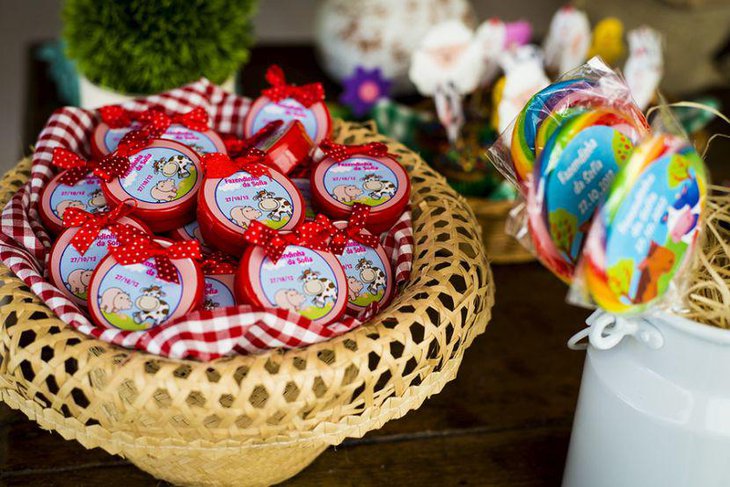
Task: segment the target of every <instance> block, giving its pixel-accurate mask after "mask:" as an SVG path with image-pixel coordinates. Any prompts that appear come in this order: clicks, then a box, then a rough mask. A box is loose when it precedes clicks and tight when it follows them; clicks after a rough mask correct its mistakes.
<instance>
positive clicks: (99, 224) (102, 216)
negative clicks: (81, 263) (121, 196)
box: [63, 205, 143, 255]
mask: <svg viewBox="0 0 730 487" xmlns="http://www.w3.org/2000/svg"><path fill="white" fill-rule="evenodd" d="M133 209H134V208H133V207H132V206H129V205H119V206H117V207H116V208H114V209H113V210H111V211H105V212H102V213H89V212H88V211H85V210H82V209H81V208H75V207H71V208H68V209H67V210H66V211H65V212H64V213H63V226H64V227H66V228H71V227H80V228H79V229H78V230H77V231H76V234H75V235H74V236H73V238H72V239H71V245H73V247H74V248H75V249H76V250H78V251H79V253H80V254H81V255H84V254H85V253H86V251H87V250H89V247H90V246H91V244H92V243H94V240H96V238H97V237H98V236H99V233H100V232H101V231H102V230H103V229H105V228H108V229H109V230H111V231H112V232H113V233H114V235H117V230H118V229H119V227H120V226H121V225H120V224H119V223H117V222H118V221H119V219H120V218H122V217H124V216H127V215H129V214H130V213H131V212H132V210H133ZM125 226H126V225H125ZM131 228H132V230H134V231H136V232H137V233H138V234H139V235H143V233H142V231H141V230H137V229H136V228H133V227H131ZM130 232H131V230H130V231H129V232H127V233H126V234H125V236H129V235H131V233H130Z"/></svg>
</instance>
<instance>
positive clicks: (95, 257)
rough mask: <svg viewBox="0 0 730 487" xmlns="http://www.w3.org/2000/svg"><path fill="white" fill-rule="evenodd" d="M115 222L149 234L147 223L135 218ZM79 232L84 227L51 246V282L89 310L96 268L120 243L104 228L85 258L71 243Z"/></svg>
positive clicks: (66, 232) (71, 230) (70, 230)
mask: <svg viewBox="0 0 730 487" xmlns="http://www.w3.org/2000/svg"><path fill="white" fill-rule="evenodd" d="M114 223H115V224H119V225H130V226H132V227H135V228H137V229H139V230H141V231H143V232H145V233H149V229H148V228H147V227H146V226H145V225H144V224H143V223H141V222H139V221H137V220H135V219H134V218H132V217H128V216H122V217H120V218H119V219H117V220H116V221H115V222H114ZM79 229H80V227H70V228H67V229H66V230H64V231H63V232H61V234H60V235H59V236H58V239H56V241H55V242H54V243H53V245H52V246H51V251H50V257H49V261H48V279H49V280H50V281H51V283H52V284H53V285H54V286H56V287H57V288H58V289H59V290H60V291H61V292H63V293H64V294H65V295H66V296H67V297H68V298H69V299H70V300H71V301H73V302H74V303H75V304H76V305H78V306H83V307H86V294H87V290H88V287H89V282H90V281H91V275H92V273H93V272H94V269H96V266H97V265H98V264H99V262H100V261H101V259H103V258H104V257H105V256H106V255H107V253H108V250H107V248H108V247H109V246H110V245H112V246H116V245H119V242H118V241H117V238H116V236H115V235H114V233H113V232H112V231H111V230H109V228H103V229H102V230H101V231H100V232H99V234H98V235H97V236H96V238H95V239H94V241H93V242H91V245H89V247H88V249H86V251H85V252H84V254H83V255H82V254H81V253H80V252H79V251H78V250H77V249H76V248H75V247H74V246H73V245H72V244H71V240H72V239H73V238H74V236H75V235H76V233H77V232H78V231H79Z"/></svg>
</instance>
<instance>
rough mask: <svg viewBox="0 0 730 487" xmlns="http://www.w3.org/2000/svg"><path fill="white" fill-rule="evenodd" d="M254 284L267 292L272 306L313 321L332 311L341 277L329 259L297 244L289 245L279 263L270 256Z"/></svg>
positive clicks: (264, 292)
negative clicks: (338, 277) (338, 276)
mask: <svg viewBox="0 0 730 487" xmlns="http://www.w3.org/2000/svg"><path fill="white" fill-rule="evenodd" d="M252 285H253V287H254V290H256V291H262V292H263V294H264V296H266V299H267V300H268V301H269V303H270V304H271V306H274V307H277V308H284V309H288V310H290V311H294V312H296V313H299V314H300V315H302V316H304V317H306V318H309V319H310V320H318V319H323V318H326V317H327V316H328V315H329V314H330V313H332V312H333V311H334V307H335V303H336V302H337V300H338V295H339V283H338V282H337V276H336V275H335V271H334V270H333V269H332V267H331V266H330V264H329V263H328V262H327V261H326V260H325V258H324V257H322V255H320V254H319V253H317V252H315V251H313V250H311V249H308V248H306V247H299V246H296V245H290V246H289V247H287V249H286V251H285V252H284V254H283V255H282V256H281V258H280V259H279V260H278V261H277V262H276V264H274V263H273V262H272V261H271V260H270V259H269V258H268V257H266V258H265V259H264V260H263V262H262V263H261V265H260V268H259V276H258V283H257V282H256V281H254V282H252ZM257 288H259V289H257Z"/></svg>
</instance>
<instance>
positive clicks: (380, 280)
mask: <svg viewBox="0 0 730 487" xmlns="http://www.w3.org/2000/svg"><path fill="white" fill-rule="evenodd" d="M337 259H338V260H339V261H340V263H341V264H342V268H343V269H344V270H345V274H346V275H347V291H348V295H347V301H348V302H349V303H350V304H351V305H353V306H356V307H358V308H365V307H367V306H368V305H369V304H370V303H374V302H379V301H381V300H382V299H383V298H384V297H385V296H386V295H387V286H388V284H389V282H388V272H387V270H386V269H387V266H388V264H387V263H385V262H383V259H382V258H381V257H380V255H379V254H378V253H377V252H376V251H375V249H373V248H372V247H366V246H365V245H362V244H360V243H359V242H356V241H355V240H350V241H349V242H348V243H347V246H346V247H345V250H344V252H343V253H342V255H338V256H337Z"/></svg>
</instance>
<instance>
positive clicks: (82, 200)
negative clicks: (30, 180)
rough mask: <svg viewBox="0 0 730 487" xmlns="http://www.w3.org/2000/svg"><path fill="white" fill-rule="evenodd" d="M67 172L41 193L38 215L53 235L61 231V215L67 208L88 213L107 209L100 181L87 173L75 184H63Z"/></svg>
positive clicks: (62, 173) (53, 180)
mask: <svg viewBox="0 0 730 487" xmlns="http://www.w3.org/2000/svg"><path fill="white" fill-rule="evenodd" d="M67 172H68V171H62V172H60V173H59V174H57V175H56V176H55V177H54V178H53V179H51V181H50V182H49V183H48V184H47V185H46V186H45V187H44V188H43V190H42V191H41V197H40V201H39V203H38V214H39V215H40V217H41V222H43V225H44V226H45V227H46V229H47V230H48V231H49V232H50V233H51V234H53V235H58V234H59V233H60V232H62V231H63V215H64V213H65V212H66V210H67V209H68V208H80V209H82V210H85V211H88V212H89V213H98V212H102V211H106V210H107V209H109V206H108V204H107V200H106V197H105V196H104V193H103V191H102V181H101V179H99V178H98V177H96V176H95V175H94V174H93V173H91V172H89V173H87V174H86V176H85V177H83V178H81V179H80V180H79V181H78V182H76V184H73V185H68V184H64V183H63V182H61V181H62V179H63V178H64V175H65V174H66V173H67Z"/></svg>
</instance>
